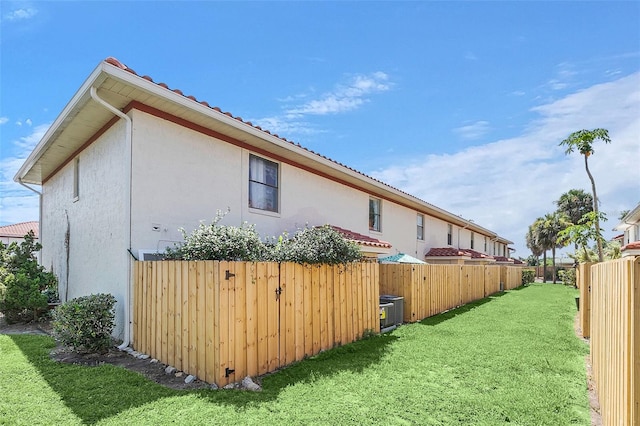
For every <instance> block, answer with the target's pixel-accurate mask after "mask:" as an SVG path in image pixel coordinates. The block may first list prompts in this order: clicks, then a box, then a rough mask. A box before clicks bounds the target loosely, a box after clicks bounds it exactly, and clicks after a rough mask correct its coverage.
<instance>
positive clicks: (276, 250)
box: [270, 225, 362, 265]
mask: <svg viewBox="0 0 640 426" xmlns="http://www.w3.org/2000/svg"><path fill="white" fill-rule="evenodd" d="M270 255H271V259H270V260H274V261H277V262H296V263H308V264H330V265H336V264H341V263H349V262H357V261H360V260H362V254H361V252H360V247H359V246H358V244H357V243H355V242H353V241H349V240H346V239H345V238H344V237H343V236H342V235H341V234H340V233H339V232H338V231H336V230H335V229H333V228H332V227H331V226H329V225H324V226H316V227H313V228H305V229H303V230H301V231H298V232H297V233H296V234H295V235H294V236H293V238H289V239H286V238H284V237H280V238H279V240H278V243H277V244H275V245H273V246H272V247H271V250H270Z"/></svg>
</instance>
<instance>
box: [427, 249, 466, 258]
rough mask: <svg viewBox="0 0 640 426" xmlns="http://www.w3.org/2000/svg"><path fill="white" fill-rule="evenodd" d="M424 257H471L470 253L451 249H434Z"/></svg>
mask: <svg viewBox="0 0 640 426" xmlns="http://www.w3.org/2000/svg"><path fill="white" fill-rule="evenodd" d="M425 256H434V257H435V256H447V257H449V256H467V257H471V254H470V253H467V252H466V251H463V250H460V249H456V248H453V247H434V248H432V249H431V250H429V252H428V253H427V254H425Z"/></svg>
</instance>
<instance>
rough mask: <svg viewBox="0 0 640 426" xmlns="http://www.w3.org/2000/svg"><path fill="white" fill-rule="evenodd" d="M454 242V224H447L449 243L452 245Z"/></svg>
mask: <svg viewBox="0 0 640 426" xmlns="http://www.w3.org/2000/svg"><path fill="white" fill-rule="evenodd" d="M452 243H453V225H451V224H448V225H447V245H449V246H450V245H451V244H452Z"/></svg>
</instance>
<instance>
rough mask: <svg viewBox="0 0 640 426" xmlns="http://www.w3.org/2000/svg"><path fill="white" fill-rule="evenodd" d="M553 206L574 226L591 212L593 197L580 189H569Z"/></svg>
mask: <svg viewBox="0 0 640 426" xmlns="http://www.w3.org/2000/svg"><path fill="white" fill-rule="evenodd" d="M555 204H556V206H557V207H558V210H557V211H558V212H560V213H562V214H564V215H566V216H567V218H568V219H569V222H571V223H572V224H574V225H575V224H577V223H578V222H579V221H580V219H582V217H583V216H584V215H585V214H587V213H589V212H592V211H593V196H592V195H591V194H589V193H588V192H585V191H584V190H582V189H571V190H569V191H568V192H565V193H564V194H562V195H561V196H560V198H558V200H556V201H555Z"/></svg>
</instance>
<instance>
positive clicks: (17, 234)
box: [0, 221, 39, 245]
mask: <svg viewBox="0 0 640 426" xmlns="http://www.w3.org/2000/svg"><path fill="white" fill-rule="evenodd" d="M29 231H31V232H33V235H34V237H35V240H36V241H38V235H39V223H38V222H35V221H31V222H20V223H13V224H11V225H5V226H0V242H2V243H3V244H4V245H9V244H11V243H21V242H22V241H24V236H25V235H27V234H28V233H29Z"/></svg>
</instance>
